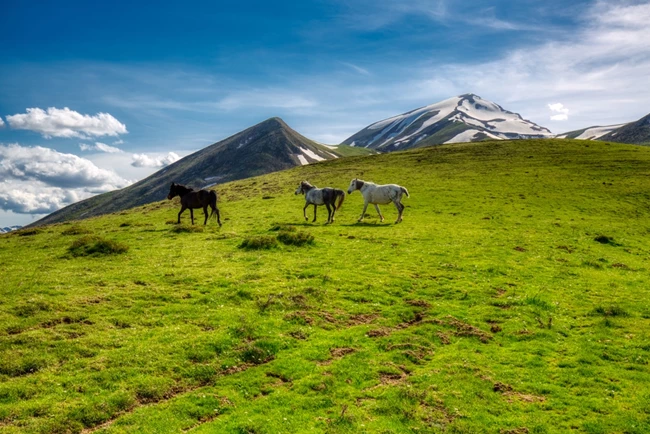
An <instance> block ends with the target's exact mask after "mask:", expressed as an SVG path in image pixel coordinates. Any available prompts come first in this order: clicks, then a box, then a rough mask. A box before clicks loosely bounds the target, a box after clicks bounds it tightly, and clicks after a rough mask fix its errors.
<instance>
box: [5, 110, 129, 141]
mask: <svg viewBox="0 0 650 434" xmlns="http://www.w3.org/2000/svg"><path fill="white" fill-rule="evenodd" d="M7 122H8V123H9V125H10V126H11V128H14V129H17V130H30V131H35V132H37V133H40V134H41V135H42V136H43V137H45V138H48V139H49V138H52V137H68V138H69V137H78V138H87V137H90V136H95V137H99V136H117V135H119V134H126V133H128V131H127V130H126V125H124V124H123V123H121V122H120V121H118V120H117V119H115V118H114V117H113V116H111V115H110V114H108V113H97V114H96V115H95V116H90V115H84V114H81V113H78V112H76V111H74V110H70V109H69V108H68V107H65V108H63V109H58V108H56V107H49V108H48V109H47V110H43V109H40V108H28V109H27V113H22V114H15V115H10V116H7Z"/></svg>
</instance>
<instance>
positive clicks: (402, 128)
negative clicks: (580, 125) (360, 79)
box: [343, 93, 552, 152]
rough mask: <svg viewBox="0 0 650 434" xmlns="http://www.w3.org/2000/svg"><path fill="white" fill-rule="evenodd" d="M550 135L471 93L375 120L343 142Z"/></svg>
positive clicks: (402, 143) (374, 144)
mask: <svg viewBox="0 0 650 434" xmlns="http://www.w3.org/2000/svg"><path fill="white" fill-rule="evenodd" d="M551 136H552V133H551V132H550V131H549V130H548V129H546V128H544V127H540V126H539V125H537V124H535V123H533V122H530V121H527V120H525V119H523V118H522V117H521V116H520V115H518V114H517V113H512V112H510V111H507V110H504V109H503V108H502V107H501V106H500V105H498V104H495V103H493V102H491V101H487V100H484V99H482V98H481V97H479V96H477V95H474V94H471V93H470V94H465V95H460V96H457V97H453V98H449V99H447V100H444V101H441V102H439V103H436V104H432V105H429V106H426V107H421V108H418V109H415V110H412V111H410V112H407V113H403V114H401V115H397V116H393V117H391V118H388V119H384V120H382V121H379V122H375V123H374V124H371V125H368V126H367V127H366V128H364V129H362V130H361V131H359V132H358V133H356V134H353V135H352V136H350V137H349V138H347V139H345V140H344V141H343V143H344V144H347V145H351V146H358V147H365V148H372V149H377V150H380V151H382V152H391V151H396V150H403V149H409V148H414V147H420V146H430V145H437V144H441V143H459V142H475V141H481V140H486V139H497V140H499V139H530V138H543V137H551Z"/></svg>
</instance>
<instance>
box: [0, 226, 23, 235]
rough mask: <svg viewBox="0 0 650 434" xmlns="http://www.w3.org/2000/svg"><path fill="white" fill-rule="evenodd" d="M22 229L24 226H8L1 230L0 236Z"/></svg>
mask: <svg viewBox="0 0 650 434" xmlns="http://www.w3.org/2000/svg"><path fill="white" fill-rule="evenodd" d="M21 228H22V226H6V227H4V228H0V234H6V233H7V232H11V231H17V230H18V229H21Z"/></svg>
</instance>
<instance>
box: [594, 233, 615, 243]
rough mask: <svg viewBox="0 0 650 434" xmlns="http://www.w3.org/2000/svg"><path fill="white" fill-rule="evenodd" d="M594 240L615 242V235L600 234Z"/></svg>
mask: <svg viewBox="0 0 650 434" xmlns="http://www.w3.org/2000/svg"><path fill="white" fill-rule="evenodd" d="M594 241H596V242H599V243H600V244H614V237H610V236H608V235H598V236H597V237H595V238H594Z"/></svg>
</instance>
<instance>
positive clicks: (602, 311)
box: [593, 304, 629, 317]
mask: <svg viewBox="0 0 650 434" xmlns="http://www.w3.org/2000/svg"><path fill="white" fill-rule="evenodd" d="M593 313H594V314H595V315H602V316H605V317H609V316H629V314H628V313H627V311H626V310H625V309H623V308H622V307H620V306H617V305H614V304H612V305H609V306H597V307H596V308H595V309H594V310H593Z"/></svg>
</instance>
